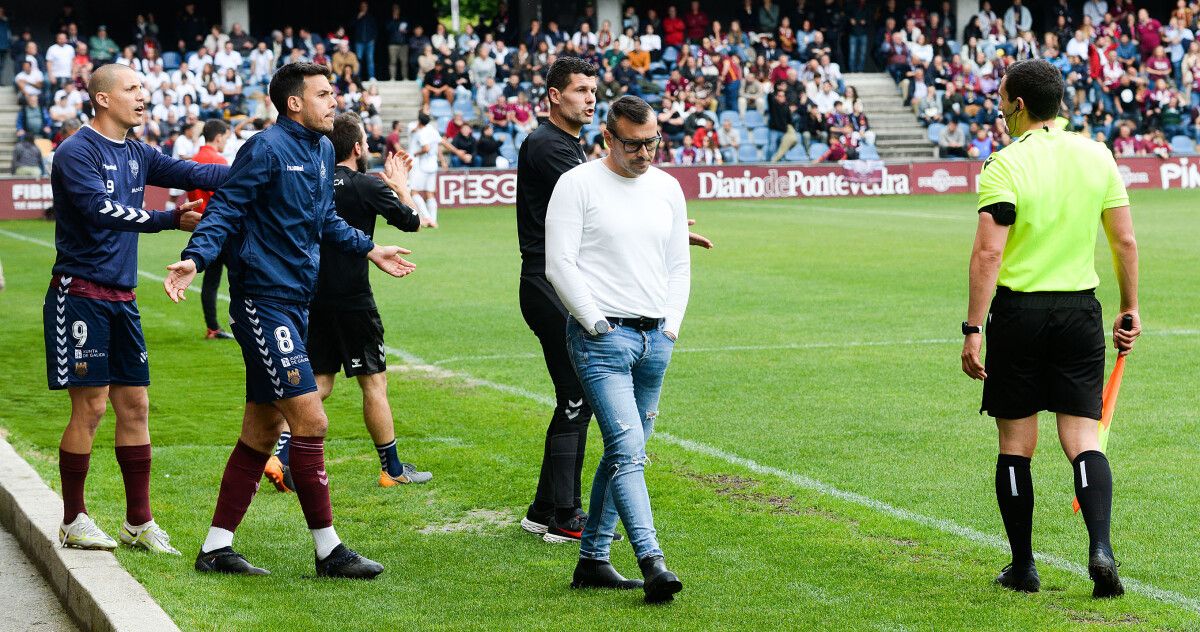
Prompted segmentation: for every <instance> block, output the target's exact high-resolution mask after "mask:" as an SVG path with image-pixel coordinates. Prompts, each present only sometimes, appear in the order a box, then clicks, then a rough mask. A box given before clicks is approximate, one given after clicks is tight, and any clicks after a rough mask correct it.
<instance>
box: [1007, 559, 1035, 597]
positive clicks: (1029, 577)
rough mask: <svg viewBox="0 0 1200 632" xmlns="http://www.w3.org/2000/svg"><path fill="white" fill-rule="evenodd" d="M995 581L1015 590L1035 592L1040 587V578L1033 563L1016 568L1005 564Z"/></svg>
mask: <svg viewBox="0 0 1200 632" xmlns="http://www.w3.org/2000/svg"><path fill="white" fill-rule="evenodd" d="M996 583H997V584H1000V585H1001V586H1003V587H1005V588H1007V589H1009V590H1015V591H1017V592H1026V593H1035V592H1038V591H1039V590H1041V589H1042V580H1041V578H1040V577H1038V572H1037V567H1036V566H1034V565H1033V564H1030V565H1029V566H1027V567H1024V568H1016V567H1014V566H1013V565H1012V564H1009V565H1008V566H1005V567H1004V570H1002V571H1000V575H998V576H997V577H996Z"/></svg>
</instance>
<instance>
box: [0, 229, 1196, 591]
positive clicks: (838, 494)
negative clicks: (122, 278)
mask: <svg viewBox="0 0 1200 632" xmlns="http://www.w3.org/2000/svg"><path fill="white" fill-rule="evenodd" d="M0 234H3V235H6V236H9V237H13V238H14V239H19V240H21V241H26V242H29V243H34V244H39V245H43V246H47V247H50V248H53V247H54V245H53V244H51V243H49V242H46V241H43V240H41V239H35V238H32V237H26V236H24V235H20V234H18V233H13V232H10V231H7V230H4V229H0ZM138 274H139V275H141V276H143V277H146V278H149V279H154V280H157V281H162V280H163V277H161V276H157V275H154V274H151V273H149V272H145V271H143V270H138ZM189 289H192V290H194V291H199V290H198V289H197V288H194V287H193V288H189ZM220 298H221V300H224V301H228V300H229V297H228V296H226V295H223V294H222V295H220ZM1177 331H1186V330H1177ZM1189 333H1191V332H1189ZM1196 333H1200V332H1196ZM384 349H385V350H386V351H387V353H388V354H390V355H392V356H395V357H396V358H399V359H400V360H401V361H403V362H404V363H405V366H401V367H388V370H389V371H412V372H417V373H424V374H427V375H430V376H433V377H437V378H443V379H445V378H454V379H457V380H460V381H462V382H465V383H466V384H467V385H469V386H476V387H483V388H490V389H492V390H496V391H500V392H502V393H508V394H510V395H516V396H518V397H522V398H525V399H528V400H531V401H534V402H537V403H539V404H541V405H543V406H551V407H552V406H554V405H555V401H554V399H553V398H552V397H549V396H546V395H541V394H538V393H534V392H533V391H529V390H526V389H523V388H520V387H517V386H510V385H508V384H500V383H498V382H492V381H489V380H483V379H479V378H477V377H474V376H472V375H469V374H467V373H462V372H457V371H450V370H448V369H444V368H442V367H438V366H434V365H432V364H428V363H426V362H425V361H424V360H422V359H421V358H419V357H417V356H415V355H413V354H411V353H409V352H407V351H404V350H403V349H398V348H395V347H384ZM655 435H656V436H658V437H659V438H660V439H661V440H662V441H665V442H667V443H670V444H672V445H675V446H678V447H680V448H683V449H684V450H687V451H689V452H695V453H697V454H703V455H705V456H709V457H712V458H715V459H719V460H722V461H725V462H726V463H729V464H731V465H737V466H740V467H744V468H746V469H748V470H750V471H752V472H755V473H758V474H765V475H768V476H774V477H776V478H780V479H783V480H785V481H787V482H789V483H792V484H793V485H796V486H798V487H802V488H804V489H810V490H812V491H815V492H818V493H821V494H825V495H827V496H833V497H834V498H837V499H840V500H843V501H846V502H849V503H853V504H856V505H860V506H863V507H867V508H868V509H872V510H874V511H877V512H879V513H883V514H886V515H889V516H892V517H894V518H899V519H901V520H907V521H909V522H915V523H917V524H920V525H922V526H925V527H929V528H931V529H936V530H938V531H941V532H943V533H949V534H951V535H956V536H959V537H962V538H964V539H967V540H970V541H972V542H974V543H976V544H980V545H983V546H986V547H989V548H993V549H998V550H1001V551H1007V550H1008V543H1007V542H1005V541H1004V540H1003V539H1001V538H1000V537H998V536H995V535H992V534H990V533H984V532H982V531H977V530H975V529H972V528H970V527H964V526H962V525H960V524H958V523H956V522H952V521H950V520H944V519H942V518H934V517H932V516H926V515H924V514H919V513H916V512H914V511H910V510H908V509H903V508H900V507H896V506H894V505H891V504H888V503H885V502H883V501H880V500H875V499H874V498H870V497H868V496H864V495H862V494H859V493H855V492H848V491H845V490H842V489H839V488H837V487H834V486H832V485H830V484H828V483H824V482H821V481H819V480H816V479H814V478H809V477H807V476H805V475H803V474H797V473H795V472H789V471H787V470H782V469H779V468H776V467H772V466H770V465H763V464H761V463H759V462H757V461H754V460H751V459H747V458H745V457H741V456H738V455H736V454H733V453H730V452H726V451H724V450H721V449H720V448H715V447H713V446H710V445H707V444H704V443H699V442H696V441H692V440H690V439H684V438H682V437H676V436H675V435H672V434H670V433H667V432H662V431H657V432H655ZM1036 556H1037V559H1038V560H1039V561H1041V562H1043V563H1045V564H1049V565H1050V566H1053V567H1055V568H1058V569H1061V570H1064V571H1067V572H1069V573H1074V574H1075V575H1078V576H1080V577H1084V578H1087V577H1088V571H1087V568H1086V567H1085V566H1083V565H1081V564H1077V563H1075V562H1072V561H1070V560H1066V559H1063V558H1061V557H1058V556H1056V555H1050V554H1046V553H1037V554H1036ZM1122 581H1123V582H1124V584H1125V586H1126V587H1127V588H1128V589H1129V590H1132V591H1133V592H1136V593H1140V594H1142V595H1144V596H1146V597H1149V598H1151V599H1155V600H1157V601H1161V602H1163V603H1167V604H1171V605H1174V606H1178V607H1180V608H1183V609H1184V610H1188V611H1191V612H1193V613H1196V614H1200V599H1195V598H1192V597H1188V596H1186V595H1183V594H1180V593H1177V592H1174V591H1170V590H1165V589H1162V588H1158V587H1157V586H1154V585H1152V584H1148V583H1146V582H1142V581H1138V580H1136V579H1132V578H1129V577H1125V578H1123V579H1122Z"/></svg>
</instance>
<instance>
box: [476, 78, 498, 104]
mask: <svg viewBox="0 0 1200 632" xmlns="http://www.w3.org/2000/svg"><path fill="white" fill-rule="evenodd" d="M503 97H504V89H503V88H501V87H500V86H498V85H496V78H495V77H488V78H487V79H485V80H484V82H483V87H482V88H479V89H478V90H477V91H476V93H475V103H476V105H478V106H479V109H480V110H487V109H488V108H489V107H491V105H492V104H493V103H496V102H497V101H499V100H500V99H501V98H503Z"/></svg>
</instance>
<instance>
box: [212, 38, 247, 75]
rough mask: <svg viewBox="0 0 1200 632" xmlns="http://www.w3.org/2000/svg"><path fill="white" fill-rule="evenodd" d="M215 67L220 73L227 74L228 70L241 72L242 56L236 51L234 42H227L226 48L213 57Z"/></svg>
mask: <svg viewBox="0 0 1200 632" xmlns="http://www.w3.org/2000/svg"><path fill="white" fill-rule="evenodd" d="M213 66H214V67H215V68H216V69H217V71H218V72H225V71H226V70H233V71H235V72H241V70H242V54H241V53H239V52H238V51H236V50H234V48H233V42H232V41H230V40H225V46H224V47H223V48H222V49H221V52H219V53H217V55H216V56H215V57H213Z"/></svg>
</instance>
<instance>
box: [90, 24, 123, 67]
mask: <svg viewBox="0 0 1200 632" xmlns="http://www.w3.org/2000/svg"><path fill="white" fill-rule="evenodd" d="M88 49H89V50H91V52H92V60H93V61H94V62H95V63H97V64H107V63H109V62H111V61H112V60H114V59H116V58H117V53H119V52H120V51H121V49H120V47H119V46H117V43H116V42H114V41H113V40H112V38H110V37H109V36H108V27H107V26H105V25H103V24H101V25H100V26H98V27H96V34H95V35H93V36H92V37H91V38H90V39H88Z"/></svg>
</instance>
